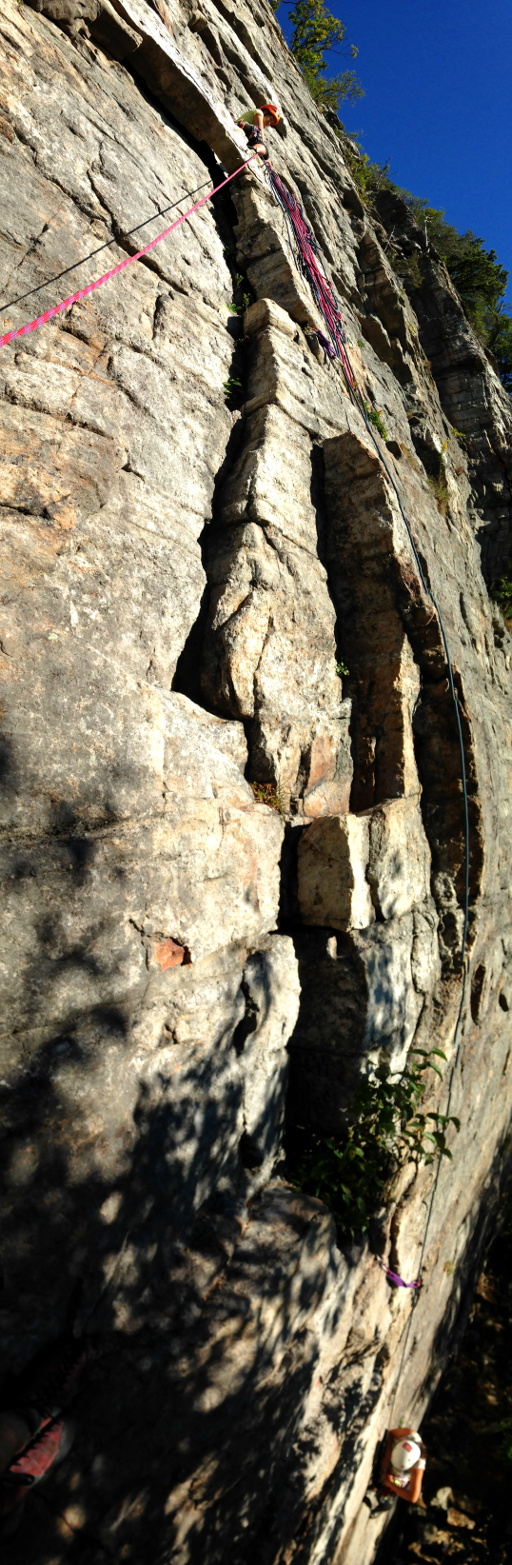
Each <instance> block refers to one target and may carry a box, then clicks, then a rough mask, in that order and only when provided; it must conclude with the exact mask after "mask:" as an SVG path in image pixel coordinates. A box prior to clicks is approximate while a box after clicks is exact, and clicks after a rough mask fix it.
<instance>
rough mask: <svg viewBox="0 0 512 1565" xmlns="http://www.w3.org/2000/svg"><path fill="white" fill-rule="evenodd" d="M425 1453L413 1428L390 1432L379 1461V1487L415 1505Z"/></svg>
mask: <svg viewBox="0 0 512 1565" xmlns="http://www.w3.org/2000/svg"><path fill="white" fill-rule="evenodd" d="M426 1458H427V1453H426V1450H425V1446H424V1444H423V1441H422V1438H421V1435H419V1434H418V1431H417V1430H416V1429H390V1430H389V1432H388V1436H387V1440H386V1444H385V1446H384V1452H383V1456H382V1462H381V1484H382V1487H383V1489H386V1490H387V1493H388V1494H393V1495H396V1496H397V1497H398V1499H400V1500H409V1502H410V1503H411V1504H412V1505H416V1504H417V1502H418V1500H419V1498H420V1494H421V1488H422V1484H423V1474H424V1471H425V1466H426Z"/></svg>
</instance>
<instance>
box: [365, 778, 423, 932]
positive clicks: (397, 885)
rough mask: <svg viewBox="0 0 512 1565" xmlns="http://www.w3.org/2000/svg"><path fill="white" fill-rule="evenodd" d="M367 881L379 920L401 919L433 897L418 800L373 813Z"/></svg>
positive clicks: (392, 802)
mask: <svg viewBox="0 0 512 1565" xmlns="http://www.w3.org/2000/svg"><path fill="white" fill-rule="evenodd" d="M368 821H369V854H368V866H367V871H366V873H367V878H368V880H369V883H370V886H371V889H372V895H373V900H374V903H375V907H376V910H377V915H378V917H379V918H384V919H388V918H400V917H401V916H402V915H403V914H404V913H409V912H410V911H411V908H413V907H417V906H418V905H419V904H420V903H421V902H424V901H425V900H426V898H427V897H428V896H429V894H430V849H429V846H428V842H427V838H426V835H425V831H424V827H423V821H422V818H421V811H420V802H419V799H418V798H414V797H409V798H405V799H390V800H389V802H388V803H387V804H381V805H379V807H378V808H377V809H375V810H372V811H371V813H370V814H369V817H368Z"/></svg>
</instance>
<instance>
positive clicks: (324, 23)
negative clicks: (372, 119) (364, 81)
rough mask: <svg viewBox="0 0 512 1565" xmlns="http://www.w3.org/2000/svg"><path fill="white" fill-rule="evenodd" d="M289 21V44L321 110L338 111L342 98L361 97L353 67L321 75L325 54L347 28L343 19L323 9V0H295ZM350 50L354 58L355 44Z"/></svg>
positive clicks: (355, 52) (338, 42) (361, 92)
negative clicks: (327, 75)
mask: <svg viewBox="0 0 512 1565" xmlns="http://www.w3.org/2000/svg"><path fill="white" fill-rule="evenodd" d="M273 9H274V11H278V10H279V4H277V5H273ZM290 22H291V23H292V25H293V33H292V37H291V41H290V48H291V51H292V54H294V55H295V59H296V60H297V62H298V64H299V65H300V68H301V71H302V75H303V77H304V80H305V82H306V84H307V86H308V87H309V91H310V93H311V96H312V98H314V100H315V103H316V104H317V107H318V108H319V109H320V110H321V111H322V110H325V109H333V110H334V112H335V113H337V111H338V104H339V102H340V100H341V99H348V100H349V102H350V103H354V102H355V101H356V99H357V98H362V97H363V96H364V93H363V88H362V87H361V83H360V82H359V81H358V79H357V76H356V74H355V72H354V71H352V70H348V71H341V72H340V73H339V74H338V75H337V76H331V77H330V78H329V79H328V78H327V77H326V76H324V70H325V64H326V61H325V58H324V57H325V55H326V54H328V53H329V50H330V49H332V48H333V47H335V46H336V44H341V43H342V42H343V39H344V37H345V33H346V31H347V29H346V27H345V23H344V22H340V21H338V20H337V18H336V17H335V16H332V14H331V12H330V11H326V9H325V5H324V0H295V4H294V6H293V9H292V10H291V11H290ZM349 54H350V55H351V56H352V59H355V58H356V56H357V54H358V49H357V47H356V45H355V44H352V45H351V46H350V50H349Z"/></svg>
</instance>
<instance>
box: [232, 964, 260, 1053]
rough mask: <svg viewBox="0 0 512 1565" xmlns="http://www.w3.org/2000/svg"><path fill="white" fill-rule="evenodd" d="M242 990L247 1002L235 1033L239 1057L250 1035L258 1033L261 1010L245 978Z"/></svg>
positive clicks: (234, 1038) (235, 1046) (234, 1045)
mask: <svg viewBox="0 0 512 1565" xmlns="http://www.w3.org/2000/svg"><path fill="white" fill-rule="evenodd" d="M241 988H242V994H243V997H244V1000H245V1012H244V1015H243V1016H242V1019H241V1021H239V1022H238V1025H237V1027H235V1031H234V1033H233V1048H234V1050H235V1054H237V1055H238V1057H240V1055H241V1054H243V1052H244V1048H245V1044H246V1042H247V1039H248V1037H249V1035H250V1033H252V1032H256V1028H257V1026H258V1021H259V1009H258V1006H257V1005H256V1001H255V1000H254V999H253V996H252V994H251V991H250V989H249V985H248V983H247V981H246V979H245V978H242V985H241Z"/></svg>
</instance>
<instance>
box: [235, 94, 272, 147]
mask: <svg viewBox="0 0 512 1565" xmlns="http://www.w3.org/2000/svg"><path fill="white" fill-rule="evenodd" d="M280 119H281V114H280V110H279V109H278V108H277V107H276V104H275V103H263V104H262V106H261V109H247V111H246V112H244V113H243V114H242V115H241V116H240V119H239V120H237V125H239V126H240V129H241V130H243V131H244V132H245V136H246V140H247V141H248V143H249V146H250V148H251V152H258V153H259V156H260V158H264V159H265V161H266V160H267V158H268V151H267V148H266V145H265V140H264V136H263V131H264V129H265V127H266V126H267V125H274V126H276V125H278V124H279V121H280Z"/></svg>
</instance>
